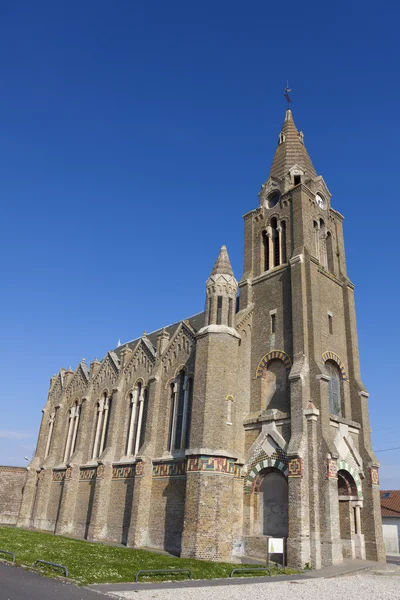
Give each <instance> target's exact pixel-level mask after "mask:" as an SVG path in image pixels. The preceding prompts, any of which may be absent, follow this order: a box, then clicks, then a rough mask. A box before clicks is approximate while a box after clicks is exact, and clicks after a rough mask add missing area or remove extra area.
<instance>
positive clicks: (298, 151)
mask: <svg viewBox="0 0 400 600" xmlns="http://www.w3.org/2000/svg"><path fill="white" fill-rule="evenodd" d="M294 165H298V166H299V167H300V168H301V169H303V170H304V171H306V173H307V175H308V176H309V177H317V173H316V171H315V169H314V165H313V164H312V162H311V158H310V157H309V155H308V152H307V150H306V147H305V145H304V134H303V132H302V131H301V132H300V133H299V132H298V130H297V127H296V125H295V123H294V121H293V115H292V111H291V110H290V109H288V110H287V111H286V115H285V121H284V123H283V126H282V130H281V133H280V134H279V142H278V147H277V149H276V151H275V156H274V160H273V162H272V166H271V170H270V173H269V176H270V177H275V178H276V179H283V178H284V177H286V175H287V174H288V172H289V170H290V169H291V168H292V167H294Z"/></svg>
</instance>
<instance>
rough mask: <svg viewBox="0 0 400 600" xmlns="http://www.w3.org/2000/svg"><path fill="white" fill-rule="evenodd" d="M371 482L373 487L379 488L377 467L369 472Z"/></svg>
mask: <svg viewBox="0 0 400 600" xmlns="http://www.w3.org/2000/svg"><path fill="white" fill-rule="evenodd" d="M369 475H370V481H371V485H372V486H373V487H379V471H378V469H377V468H376V467H371V468H370V470H369Z"/></svg>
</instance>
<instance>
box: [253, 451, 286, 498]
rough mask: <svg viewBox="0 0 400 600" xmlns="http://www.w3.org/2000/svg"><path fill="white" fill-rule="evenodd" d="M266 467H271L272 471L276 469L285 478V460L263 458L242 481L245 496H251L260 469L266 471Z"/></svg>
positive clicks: (281, 458)
mask: <svg viewBox="0 0 400 600" xmlns="http://www.w3.org/2000/svg"><path fill="white" fill-rule="evenodd" d="M268 467H272V468H274V469H278V470H279V471H281V473H282V474H283V475H284V476H285V477H287V476H288V464H287V460H286V459H285V458H284V457H283V456H282V457H277V458H275V457H265V458H263V459H262V460H260V461H259V462H257V463H256V464H255V465H254V466H253V467H252V469H251V471H250V472H249V474H248V475H247V477H246V478H245V480H244V492H245V494H251V493H252V492H254V491H255V485H256V482H257V475H258V473H259V472H260V471H261V470H262V469H266V468H268Z"/></svg>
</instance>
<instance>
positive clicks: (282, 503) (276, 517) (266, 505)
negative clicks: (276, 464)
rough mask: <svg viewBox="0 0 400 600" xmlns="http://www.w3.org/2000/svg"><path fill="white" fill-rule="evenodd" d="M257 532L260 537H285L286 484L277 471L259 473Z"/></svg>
mask: <svg viewBox="0 0 400 600" xmlns="http://www.w3.org/2000/svg"><path fill="white" fill-rule="evenodd" d="M258 476H259V478H260V482H259V486H258V508H259V510H258V519H259V523H258V531H259V533H260V534H261V535H269V536H271V537H279V538H281V537H287V535H288V484H287V479H286V477H285V476H284V475H283V474H282V473H281V472H280V471H278V470H277V469H274V468H267V469H263V470H262V471H260V473H259V475H258Z"/></svg>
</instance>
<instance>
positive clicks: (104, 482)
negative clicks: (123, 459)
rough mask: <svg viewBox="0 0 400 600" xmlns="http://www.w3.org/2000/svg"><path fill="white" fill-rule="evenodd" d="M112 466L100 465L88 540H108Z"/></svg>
mask: <svg viewBox="0 0 400 600" xmlns="http://www.w3.org/2000/svg"><path fill="white" fill-rule="evenodd" d="M111 479H112V466H111V465H110V464H107V465H103V464H99V466H98V467H97V472H96V487H95V492H94V498H93V508H92V514H91V521H90V525H89V530H88V535H87V539H88V540H107V539H108V525H107V513H108V508H109V502H110V487H111Z"/></svg>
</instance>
